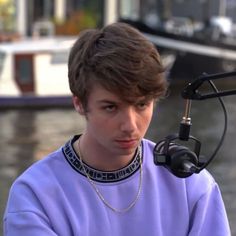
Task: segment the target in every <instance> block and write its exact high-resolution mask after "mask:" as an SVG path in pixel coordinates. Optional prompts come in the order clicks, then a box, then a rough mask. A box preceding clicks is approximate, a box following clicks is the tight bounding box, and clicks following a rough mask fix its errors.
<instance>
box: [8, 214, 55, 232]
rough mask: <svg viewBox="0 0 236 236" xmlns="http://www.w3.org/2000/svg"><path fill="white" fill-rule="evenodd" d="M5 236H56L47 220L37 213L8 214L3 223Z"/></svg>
mask: <svg viewBox="0 0 236 236" xmlns="http://www.w3.org/2000/svg"><path fill="white" fill-rule="evenodd" d="M3 230H4V234H3V235H4V236H19V235H24V236H32V235H34V236H42V235H45V236H56V235H57V234H56V233H55V232H53V230H52V229H51V228H50V227H49V224H48V222H47V220H46V219H44V217H43V216H41V215H40V214H37V213H35V212H29V211H25V212H12V213H8V214H7V215H6V216H5V218H4V221H3Z"/></svg>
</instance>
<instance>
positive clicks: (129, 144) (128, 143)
mask: <svg viewBox="0 0 236 236" xmlns="http://www.w3.org/2000/svg"><path fill="white" fill-rule="evenodd" d="M116 142H117V143H118V145H119V146H120V147H121V148H134V147H137V145H138V139H121V140H116Z"/></svg>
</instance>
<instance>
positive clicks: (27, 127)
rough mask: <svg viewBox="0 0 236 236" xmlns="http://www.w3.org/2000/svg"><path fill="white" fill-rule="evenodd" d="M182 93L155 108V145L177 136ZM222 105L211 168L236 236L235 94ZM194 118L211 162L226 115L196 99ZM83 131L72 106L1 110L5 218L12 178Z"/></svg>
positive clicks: (0, 204) (194, 131) (0, 182)
mask: <svg viewBox="0 0 236 236" xmlns="http://www.w3.org/2000/svg"><path fill="white" fill-rule="evenodd" d="M181 89H182V86H176V87H172V88H171V90H170V94H169V97H168V98H167V99H165V100H161V101H160V102H159V103H158V104H157V106H156V107H155V111H154V116H153V119H152V123H151V126H150V128H149V130H148V133H147V135H146V137H148V138H150V139H151V140H153V141H154V142H157V141H159V140H161V139H162V138H164V137H165V136H167V135H169V134H172V133H176V132H178V127H179V122H180V121H181V119H182V116H183V113H184V105H185V101H184V99H182V98H181V96H180V91H181ZM224 101H225V105H226V108H227V111H228V131H227V134H226V137H225V141H224V143H223V146H222V148H221V149H220V151H219V152H218V154H217V156H216V159H215V160H214V161H213V162H212V163H211V164H210V165H209V167H208V170H209V171H210V172H211V173H212V175H213V176H214V178H215V179H216V180H217V182H218V183H219V186H220V188H221V191H222V195H223V199H224V202H225V205H226V210H227V213H228V217H229V221H230V226H231V230H232V235H233V236H236V224H235V222H236V184H235V183H236V155H235V153H236V122H235V117H236V106H235V104H236V96H229V97H225V98H224ZM191 118H192V128H191V135H193V136H195V137H196V138H198V139H199V140H200V141H201V143H202V151H201V153H202V154H204V155H205V156H206V158H208V157H210V156H211V154H212V153H213V151H214V150H215V148H216V146H217V144H218V142H219V140H220V136H221V134H222V132H223V126H224V116H223V112H222V108H221V106H220V103H219V102H218V100H217V99H209V100H206V101H200V102H199V101H196V102H195V101H194V102H193V103H192V109H191ZM83 127H84V120H83V119H82V118H81V117H80V116H79V115H78V114H77V113H76V112H75V111H74V110H73V109H72V108H71V109H70V108H65V109H51V110H50V109H47V110H26V109H23V110H10V109H9V110H1V111H0V191H1V193H0V196H1V197H0V215H1V218H2V215H3V211H4V208H5V204H6V200H7V195H8V191H9V187H10V185H11V184H12V182H13V180H14V179H15V178H16V177H17V176H18V175H19V174H21V173H22V172H23V171H24V170H25V169H26V168H27V167H28V166H29V165H31V164H32V163H33V162H35V161H37V160H39V159H41V158H43V157H44V156H45V155H47V154H48V153H49V152H52V151H53V150H55V149H57V148H58V147H59V146H61V145H63V144H64V143H65V142H66V141H67V140H68V139H69V138H70V137H71V136H72V135H74V134H76V133H81V132H82V131H83ZM196 191H197V189H196ZM1 227H2V225H1ZM1 232H2V228H1Z"/></svg>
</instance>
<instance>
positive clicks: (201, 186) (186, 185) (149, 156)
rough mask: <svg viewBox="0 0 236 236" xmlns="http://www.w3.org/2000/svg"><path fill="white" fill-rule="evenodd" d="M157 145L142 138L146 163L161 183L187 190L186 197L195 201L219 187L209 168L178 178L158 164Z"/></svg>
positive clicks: (149, 170) (148, 169)
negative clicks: (155, 154) (154, 155)
mask: <svg viewBox="0 0 236 236" xmlns="http://www.w3.org/2000/svg"><path fill="white" fill-rule="evenodd" d="M155 145H156V144H155V143H154V142H153V141H151V140H148V139H143V140H142V148H143V158H144V165H145V166H146V167H147V171H148V172H150V175H152V176H154V177H155V178H157V179H158V182H159V185H160V184H162V185H164V186H170V188H172V189H173V188H174V189H181V191H183V192H185V194H186V197H187V198H189V199H192V200H193V201H197V199H199V198H201V196H203V195H204V194H210V193H211V192H212V191H213V190H214V189H215V188H218V185H217V183H216V181H215V179H214V178H213V177H212V175H211V174H210V173H209V172H208V171H207V170H203V171H201V172H200V173H199V174H193V175H191V176H190V177H187V178H178V177H176V176H174V175H173V174H172V173H171V172H170V171H169V170H168V169H167V168H165V167H163V166H156V165H155V164H154V158H153V150H154V147H155ZM166 188H167V187H166ZM196 189H197V191H196Z"/></svg>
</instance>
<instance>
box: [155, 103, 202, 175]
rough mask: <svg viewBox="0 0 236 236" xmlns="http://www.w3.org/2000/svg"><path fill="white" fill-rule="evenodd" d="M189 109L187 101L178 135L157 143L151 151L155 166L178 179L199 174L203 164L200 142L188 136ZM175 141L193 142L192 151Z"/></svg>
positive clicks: (189, 124)
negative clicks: (161, 167)
mask: <svg viewBox="0 0 236 236" xmlns="http://www.w3.org/2000/svg"><path fill="white" fill-rule="evenodd" d="M190 107H191V101H190V100H187V102H186V107H185V114H184V116H183V119H182V121H181V123H180V128H179V133H178V134H171V135H169V136H167V137H166V138H165V139H163V140H161V141H160V142H158V143H157V144H156V145H155V147H154V150H153V155H154V163H155V165H158V166H164V167H165V168H167V169H168V170H169V171H170V172H171V173H172V174H174V175H175V176H177V177H179V178H186V177H189V176H191V175H192V174H194V173H199V172H200V171H201V170H202V169H201V167H202V166H203V164H204V163H203V162H201V161H200V158H199V156H200V149H201V142H200V141H199V140H198V139H196V138H195V137H193V136H191V135H189V133H190V127H191V118H190V117H189V113H190ZM175 140H180V141H189V140H191V141H193V142H194V151H191V150H190V149H189V148H188V147H186V146H183V145H180V144H178V143H176V142H174V141H175Z"/></svg>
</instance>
